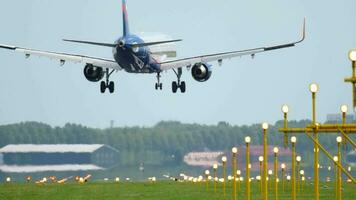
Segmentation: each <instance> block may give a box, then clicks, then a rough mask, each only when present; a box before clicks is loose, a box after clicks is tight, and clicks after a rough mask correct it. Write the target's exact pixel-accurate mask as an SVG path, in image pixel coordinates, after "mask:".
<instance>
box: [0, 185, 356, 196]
mask: <svg viewBox="0 0 356 200" xmlns="http://www.w3.org/2000/svg"><path fill="white" fill-rule="evenodd" d="M259 186H260V184H258V183H252V185H251V199H252V200H255V199H261V194H260V187H259ZM231 189H232V188H231V183H227V190H226V199H232V190H231ZM244 189H245V188H244V187H243V186H242V185H241V188H240V192H239V194H238V199H245V193H244ZM279 189H280V193H279V199H291V198H290V193H291V191H290V186H289V185H287V186H286V189H285V192H284V193H283V192H282V188H279ZM313 189H314V188H313V185H312V184H307V185H305V186H304V189H303V191H301V192H299V193H298V194H297V199H313V191H314V190H313ZM269 197H270V199H274V195H273V192H272V190H271V191H270V192H269ZM0 199H6V200H11V199H16V200H26V199H36V200H41V199H45V200H49V199H51V200H52V199H61V200H67V199H73V200H74V199H85V200H88V199H125V200H137V199H147V200H153V199H154V200H158V199H168V200H178V199H184V200H193V199H204V200H205V199H209V200H214V199H225V198H224V197H223V193H222V185H221V184H219V185H218V187H217V192H216V193H214V187H213V184H212V183H209V190H208V191H207V190H206V185H205V183H196V184H193V183H176V182H157V183H154V184H152V183H99V182H98V183H95V182H94V183H88V184H83V185H82V184H76V183H68V184H64V185H58V184H47V185H35V184H0ZM320 199H336V198H335V189H334V187H333V184H332V183H331V184H327V185H326V184H323V183H322V184H321V187H320ZM342 199H350V200H354V199H356V185H353V184H344V185H343V198H342Z"/></svg>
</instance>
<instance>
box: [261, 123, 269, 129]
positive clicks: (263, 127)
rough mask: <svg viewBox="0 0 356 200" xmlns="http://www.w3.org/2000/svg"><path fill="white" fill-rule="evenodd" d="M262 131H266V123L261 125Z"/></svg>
mask: <svg viewBox="0 0 356 200" xmlns="http://www.w3.org/2000/svg"><path fill="white" fill-rule="evenodd" d="M262 129H263V130H267V129H268V123H266V122H265V123H263V124H262Z"/></svg>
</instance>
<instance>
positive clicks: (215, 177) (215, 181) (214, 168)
mask: <svg viewBox="0 0 356 200" xmlns="http://www.w3.org/2000/svg"><path fill="white" fill-rule="evenodd" d="M213 170H214V193H216V184H217V180H216V179H217V170H218V164H214V165H213Z"/></svg>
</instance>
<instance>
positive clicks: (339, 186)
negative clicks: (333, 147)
mask: <svg viewBox="0 0 356 200" xmlns="http://www.w3.org/2000/svg"><path fill="white" fill-rule="evenodd" d="M336 142H337V160H338V162H339V165H341V148H340V146H341V142H342V137H341V136H338V137H337V138H336ZM341 179H342V178H341V168H340V167H337V188H338V191H337V199H338V200H341V182H342V180H341Z"/></svg>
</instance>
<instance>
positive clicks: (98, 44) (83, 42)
mask: <svg viewBox="0 0 356 200" xmlns="http://www.w3.org/2000/svg"><path fill="white" fill-rule="evenodd" d="M63 41H65V42H74V43H81V44H90V45H97V46H103V47H112V48H114V47H116V46H117V45H116V44H108V43H99V42H90V41H81V40H66V39H64V40H63Z"/></svg>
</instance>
